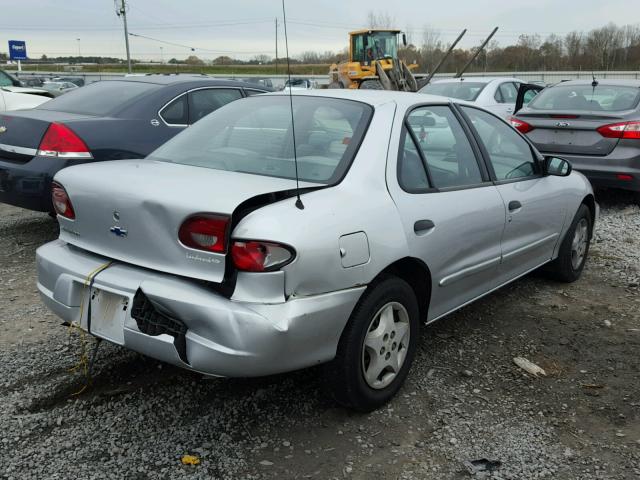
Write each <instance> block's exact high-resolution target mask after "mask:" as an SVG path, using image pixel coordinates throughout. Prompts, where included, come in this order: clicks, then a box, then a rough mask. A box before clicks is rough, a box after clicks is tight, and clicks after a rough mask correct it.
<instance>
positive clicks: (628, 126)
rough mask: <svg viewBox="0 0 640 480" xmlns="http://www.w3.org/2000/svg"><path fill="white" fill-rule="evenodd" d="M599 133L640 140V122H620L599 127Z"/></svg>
mask: <svg viewBox="0 0 640 480" xmlns="http://www.w3.org/2000/svg"><path fill="white" fill-rule="evenodd" d="M598 133H599V134H600V135H602V136H603V137H605V138H626V139H630V140H640V122H620V123H612V124H610V125H604V126H602V127H600V128H598Z"/></svg>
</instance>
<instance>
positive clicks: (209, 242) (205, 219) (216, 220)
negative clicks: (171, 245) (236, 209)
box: [178, 215, 229, 253]
mask: <svg viewBox="0 0 640 480" xmlns="http://www.w3.org/2000/svg"><path fill="white" fill-rule="evenodd" d="M228 228H229V217H225V216H222V215H196V216H194V217H191V218H187V219H186V220H185V221H184V223H183V224H182V226H181V227H180V231H179V232H178V238H179V239H180V242H182V244H183V245H184V246H185V247H189V248H195V249H197V250H205V251H207V252H215V253H224V252H225V251H226V249H227V229H228Z"/></svg>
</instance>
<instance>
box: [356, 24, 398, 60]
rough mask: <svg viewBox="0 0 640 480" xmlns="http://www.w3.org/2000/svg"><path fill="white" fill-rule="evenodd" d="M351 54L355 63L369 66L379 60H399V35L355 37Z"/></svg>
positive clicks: (376, 33) (375, 33)
mask: <svg viewBox="0 0 640 480" xmlns="http://www.w3.org/2000/svg"><path fill="white" fill-rule="evenodd" d="M351 53H352V59H353V61H354V62H364V63H367V64H368V62H371V61H373V60H377V59H379V58H397V57H398V37H397V34H396V33H394V32H374V33H371V34H367V33H363V34H358V35H353V37H352V45H351Z"/></svg>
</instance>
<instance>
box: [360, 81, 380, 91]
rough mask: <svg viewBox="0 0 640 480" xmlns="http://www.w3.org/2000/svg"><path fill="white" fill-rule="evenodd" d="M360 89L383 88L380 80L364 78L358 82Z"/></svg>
mask: <svg viewBox="0 0 640 480" xmlns="http://www.w3.org/2000/svg"><path fill="white" fill-rule="evenodd" d="M359 88H360V90H384V87H383V86H382V83H380V80H365V81H364V82H362V83H360V87H359Z"/></svg>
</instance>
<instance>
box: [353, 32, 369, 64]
mask: <svg viewBox="0 0 640 480" xmlns="http://www.w3.org/2000/svg"><path fill="white" fill-rule="evenodd" d="M351 56H352V58H353V61H354V62H365V61H367V59H366V58H365V57H364V35H354V36H353V37H352V42H351Z"/></svg>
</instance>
